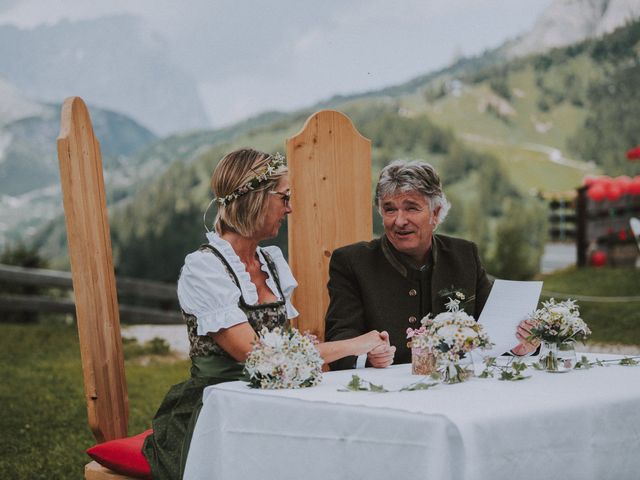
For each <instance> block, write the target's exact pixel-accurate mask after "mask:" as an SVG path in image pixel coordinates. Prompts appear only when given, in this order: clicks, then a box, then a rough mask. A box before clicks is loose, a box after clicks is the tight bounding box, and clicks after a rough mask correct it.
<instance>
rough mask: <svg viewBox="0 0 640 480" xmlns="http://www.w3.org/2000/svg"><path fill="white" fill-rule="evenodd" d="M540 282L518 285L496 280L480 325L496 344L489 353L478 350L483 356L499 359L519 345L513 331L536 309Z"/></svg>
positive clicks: (508, 281) (479, 320)
mask: <svg viewBox="0 0 640 480" xmlns="http://www.w3.org/2000/svg"><path fill="white" fill-rule="evenodd" d="M541 291H542V282H517V281H512V280H496V281H495V282H494V283H493V288H492V289H491V293H490V294H489V298H488V299H487V303H486V304H485V306H484V309H483V310H482V313H481V314H480V318H479V319H478V322H480V323H481V324H482V326H483V327H484V329H485V331H486V332H487V334H488V335H489V338H490V339H491V341H492V342H493V343H494V344H495V345H494V347H493V348H492V349H491V350H483V351H481V354H482V356H487V355H490V356H498V355H502V354H503V353H505V352H508V351H509V350H511V349H512V348H513V347H515V346H516V345H517V344H518V340H517V339H516V336H515V335H516V328H517V326H518V324H519V323H520V322H521V321H522V320H524V319H526V318H527V317H528V316H529V315H530V314H531V313H533V312H534V311H535V309H536V307H537V306H538V299H539V298H540V292H541Z"/></svg>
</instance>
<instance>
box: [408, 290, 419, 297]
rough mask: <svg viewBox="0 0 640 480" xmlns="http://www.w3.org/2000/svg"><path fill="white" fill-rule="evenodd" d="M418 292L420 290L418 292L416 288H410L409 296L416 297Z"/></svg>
mask: <svg viewBox="0 0 640 480" xmlns="http://www.w3.org/2000/svg"><path fill="white" fill-rule="evenodd" d="M417 294H418V292H416V289H415V288H412V289H411V290H409V296H410V297H415V296H416V295H417Z"/></svg>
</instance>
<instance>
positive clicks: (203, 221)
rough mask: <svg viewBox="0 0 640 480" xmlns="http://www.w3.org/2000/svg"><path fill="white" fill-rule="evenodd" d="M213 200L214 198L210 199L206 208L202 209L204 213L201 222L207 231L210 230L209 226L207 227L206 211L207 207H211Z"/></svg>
mask: <svg viewBox="0 0 640 480" xmlns="http://www.w3.org/2000/svg"><path fill="white" fill-rule="evenodd" d="M215 201H216V199H215V198H212V199H211V201H210V202H209V204H208V205H207V208H205V210H204V214H203V215H202V223H203V224H204V229H205V230H206V231H207V233H209V232H211V230H209V227H207V212H208V211H209V209H210V208H211V205H212V204H213V202H215Z"/></svg>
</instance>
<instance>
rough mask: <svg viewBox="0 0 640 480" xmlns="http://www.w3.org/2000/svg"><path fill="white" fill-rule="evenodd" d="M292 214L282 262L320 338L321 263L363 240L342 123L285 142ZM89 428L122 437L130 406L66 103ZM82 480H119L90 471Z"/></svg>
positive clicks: (90, 184)
mask: <svg viewBox="0 0 640 480" xmlns="http://www.w3.org/2000/svg"><path fill="white" fill-rule="evenodd" d="M287 154H288V157H289V169H290V176H291V185H292V190H293V191H294V192H295V195H294V196H293V197H292V206H293V208H294V211H295V215H293V216H292V218H291V221H290V224H289V261H290V263H291V266H292V269H293V271H294V275H295V276H296V278H297V279H298V282H299V287H298V289H297V290H296V293H295V298H294V303H295V305H296V307H297V308H298V310H299V311H300V313H301V315H300V321H299V324H298V327H299V328H300V329H302V330H309V331H311V332H313V333H315V334H316V335H317V336H318V337H319V338H323V337H324V314H325V311H326V308H327V306H328V294H327V292H326V288H324V287H325V285H326V283H327V280H328V265H329V258H330V257H331V253H332V252H333V250H334V249H335V248H337V247H339V246H342V245H345V244H348V243H352V242H355V241H358V240H368V239H370V238H371V236H372V218H371V145H370V142H369V140H367V139H365V138H364V137H362V136H361V135H360V134H359V133H358V132H357V131H356V129H355V128H354V126H353V124H352V123H351V121H350V120H349V118H347V117H346V116H345V115H343V114H341V113H339V112H336V111H331V110H324V111H320V112H318V113H316V114H314V115H312V116H311V117H310V118H309V119H308V120H307V121H306V123H305V124H304V127H303V129H302V131H301V132H300V133H299V134H297V135H295V136H294V137H292V138H290V139H289V140H288V141H287ZM58 159H59V162H60V180H61V184H62V194H63V202H64V210H65V219H66V225H67V236H68V246H69V257H70V260H71V271H72V277H73V290H74V294H75V303H76V316H77V323H78V332H79V337H80V352H81V357H82V369H83V376H84V391H85V396H86V401H87V414H88V420H89V426H90V428H91V430H92V432H93V434H94V436H95V438H96V440H97V441H98V442H104V441H108V440H113V439H117V438H123V437H126V436H127V424H128V418H129V405H128V395H127V384H126V378H125V370H124V359H123V354H122V340H121V336H120V319H119V313H118V299H117V293H116V284H115V276H114V270H113V261H112V252H111V239H110V234H109V220H108V215H107V206H106V199H105V189H104V180H103V174H102V158H101V154H100V145H99V142H98V140H97V139H96V138H95V135H94V132H93V128H92V126H91V119H90V117H89V112H88V110H87V107H86V105H85V104H84V102H83V101H82V99H81V98H79V97H72V98H68V99H67V100H65V102H64V104H63V107H62V118H61V129H60V136H59V138H58ZM85 478H86V480H125V479H129V478H130V477H126V476H123V475H118V474H116V473H114V472H112V471H110V470H108V469H106V468H104V467H102V466H100V465H98V464H97V463H96V462H91V463H89V464H88V465H87V466H86V467H85Z"/></svg>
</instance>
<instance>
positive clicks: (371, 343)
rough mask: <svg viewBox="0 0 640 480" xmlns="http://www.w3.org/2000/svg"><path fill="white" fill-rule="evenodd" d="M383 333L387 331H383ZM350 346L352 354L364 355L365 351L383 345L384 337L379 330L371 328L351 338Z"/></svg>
mask: <svg viewBox="0 0 640 480" xmlns="http://www.w3.org/2000/svg"><path fill="white" fill-rule="evenodd" d="M384 333H385V334H386V333H387V332H384ZM352 342H353V344H352V348H353V353H352V354H353V355H364V354H365V353H369V352H370V351H371V350H373V349H375V348H377V347H381V346H384V345H385V338H384V337H383V336H382V334H381V333H380V332H378V331H377V330H371V331H370V332H368V333H365V334H364V335H360V336H359V337H355V338H354V339H353V340H352ZM386 343H389V339H388V335H387V339H386Z"/></svg>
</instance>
